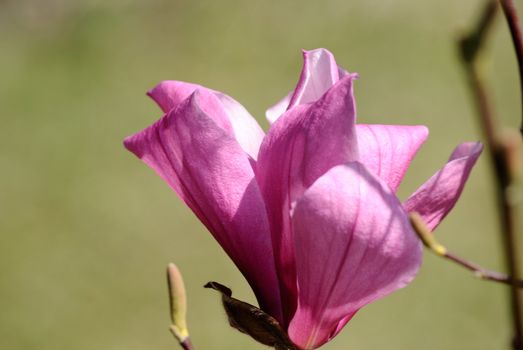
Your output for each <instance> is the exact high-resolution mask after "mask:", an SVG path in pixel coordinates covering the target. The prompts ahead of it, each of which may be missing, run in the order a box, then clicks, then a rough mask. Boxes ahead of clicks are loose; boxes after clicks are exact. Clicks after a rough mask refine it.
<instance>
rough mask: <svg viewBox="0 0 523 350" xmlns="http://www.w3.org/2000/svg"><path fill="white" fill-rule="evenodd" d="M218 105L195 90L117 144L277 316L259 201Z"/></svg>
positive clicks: (267, 237) (267, 238)
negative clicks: (167, 190) (203, 230)
mask: <svg viewBox="0 0 523 350" xmlns="http://www.w3.org/2000/svg"><path fill="white" fill-rule="evenodd" d="M210 113H214V114H212V115H211V114H210ZM220 113H223V108H222V105H221V102H220V100H219V99H218V97H217V96H216V95H215V94H213V93H212V92H210V91H209V90H196V91H195V92H194V93H193V94H192V95H191V96H189V97H188V98H187V99H186V100H184V101H183V102H181V103H180V104H179V105H178V106H177V107H176V108H174V109H171V110H170V112H169V113H167V114H166V115H165V116H164V117H163V118H162V119H160V120H159V121H157V122H156V123H154V124H153V125H152V126H150V127H148V128H147V129H145V130H143V131H141V132H139V133H137V134H135V135H133V136H130V137H128V138H126V139H125V142H124V143H125V147H126V148H127V149H128V150H130V151H131V152H133V153H134V154H135V155H136V156H138V157H139V158H140V159H142V160H143V161H144V162H145V163H146V164H147V165H149V166H150V167H151V168H153V169H154V170H155V171H156V172H157V173H158V174H159V175H160V176H161V177H162V178H163V179H164V180H165V181H166V182H167V183H168V184H169V186H170V187H171V188H172V189H173V190H174V191H175V192H176V193H177V194H178V195H179V196H180V197H181V199H182V200H183V201H184V202H185V203H186V204H187V205H188V206H189V207H190V208H191V209H192V210H193V211H194V213H195V214H196V215H197V216H198V218H199V219H200V220H201V221H202V223H203V224H204V225H205V226H206V227H207V228H208V229H209V231H210V232H211V233H212V234H213V236H214V237H215V238H216V240H217V241H218V243H219V244H220V245H221V246H222V248H223V249H224V250H225V251H226V252H227V254H228V255H229V256H230V257H231V259H232V260H233V261H234V263H235V264H236V265H237V266H238V268H239V269H240V271H241V272H242V273H243V274H244V276H245V277H246V279H247V281H248V282H249V283H250V284H251V286H252V288H253V290H254V292H255V294H256V296H257V298H258V300H259V302H260V305H261V307H262V308H263V309H264V310H266V311H267V312H269V313H270V314H271V315H273V316H274V317H276V318H277V319H279V320H282V318H281V306H280V297H279V287H278V282H277V279H276V271H275V266H274V257H273V254H272V246H271V238H270V232H269V224H268V220H267V215H266V210H265V204H264V201H263V198H262V195H261V193H260V190H259V187H258V184H257V182H256V180H255V178H254V172H253V169H252V167H251V165H250V160H249V157H248V156H247V155H246V154H245V152H244V151H243V150H242V149H241V148H240V146H239V145H238V143H237V142H236V140H235V139H234V138H233V137H231V134H230V132H229V131H228V130H227V125H226V124H225V125H224V123H223V120H224V116H223V115H220Z"/></svg>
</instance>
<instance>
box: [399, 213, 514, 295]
mask: <svg viewBox="0 0 523 350" xmlns="http://www.w3.org/2000/svg"><path fill="white" fill-rule="evenodd" d="M409 216H410V221H411V223H412V227H413V228H414V231H415V232H416V233H417V234H418V237H420V239H421V240H422V242H423V244H424V245H425V247H427V248H428V249H430V250H431V251H432V252H433V253H435V254H436V255H438V256H440V257H442V258H445V259H447V260H449V261H452V262H454V263H456V264H458V265H460V266H462V267H464V268H465V269H467V270H469V271H472V272H473V273H474V275H475V276H476V277H478V278H480V279H482V280H486V281H493V282H498V283H503V284H507V285H511V284H512V279H511V278H510V277H509V276H507V275H505V274H503V273H500V272H497V271H491V270H488V269H486V268H484V267H482V266H481V265H479V264H477V263H475V262H472V261H469V260H467V259H465V258H462V257H460V256H459V255H457V254H455V253H452V252H450V251H449V250H448V249H447V248H446V247H444V246H443V245H441V244H440V243H439V242H437V241H436V239H435V238H434V236H433V235H432V233H431V232H430V230H429V229H428V228H427V225H426V224H425V222H424V221H423V219H422V218H421V217H420V216H419V214H418V213H411V214H410V215H409ZM515 283H516V285H517V287H518V288H523V280H516V281H515Z"/></svg>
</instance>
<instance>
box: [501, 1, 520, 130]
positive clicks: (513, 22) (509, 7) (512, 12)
mask: <svg viewBox="0 0 523 350" xmlns="http://www.w3.org/2000/svg"><path fill="white" fill-rule="evenodd" d="M500 3H501V7H502V8H503V12H504V13H505V18H506V19H507V23H508V26H509V29H510V35H511V36H512V42H513V44H514V49H515V51H516V57H517V60H518V67H519V83H520V93H521V112H522V118H521V126H520V132H521V135H522V136H523V36H522V34H521V27H520V25H519V20H518V14H517V10H516V6H515V5H514V1H513V0H500Z"/></svg>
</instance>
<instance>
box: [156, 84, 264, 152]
mask: <svg viewBox="0 0 523 350" xmlns="http://www.w3.org/2000/svg"><path fill="white" fill-rule="evenodd" d="M196 89H199V90H205V91H208V92H212V93H213V94H215V95H216V96H217V97H218V99H219V100H220V102H221V108H223V110H224V113H225V116H226V119H227V120H228V121H229V123H230V125H231V128H232V129H231V130H232V132H233V135H234V137H235V138H236V140H237V141H238V143H239V144H240V146H241V147H242V148H243V150H244V151H245V152H246V153H247V154H248V155H250V156H251V157H252V158H253V159H254V160H255V159H256V158H257V155H258V150H259V148H260V144H261V142H262V140H263V137H264V136H265V133H264V132H263V130H262V129H261V127H260V125H259V124H258V122H257V121H256V120H255V119H254V118H253V117H252V116H251V115H250V114H249V112H247V110H246V109H245V108H244V107H243V106H242V105H241V104H240V103H238V102H237V101H236V100H234V99H233V98H232V97H229V96H227V95H225V94H223V93H221V92H218V91H214V90H211V89H207V88H205V87H202V86H200V85H196V84H191V83H185V82H183V81H174V80H166V81H163V82H161V83H160V84H158V85H157V86H156V87H154V88H153V89H152V90H150V91H149V92H148V93H147V94H148V95H149V96H150V97H151V98H152V99H153V100H154V101H155V102H156V103H157V104H158V106H160V108H161V109H162V110H163V111H164V112H165V113H167V112H169V111H170V110H171V109H173V108H175V107H177V106H178V105H179V104H180V103H182V102H183V101H184V100H185V99H186V98H187V97H189V96H190V95H191V94H192V93H193V92H194V91H195V90H196ZM220 114H221V113H220ZM210 116H211V117H214V116H213V115H212V114H210Z"/></svg>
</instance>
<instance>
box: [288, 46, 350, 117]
mask: <svg viewBox="0 0 523 350" xmlns="http://www.w3.org/2000/svg"><path fill="white" fill-rule="evenodd" d="M339 79H340V75H339V69H338V66H337V65H336V60H335V59H334V55H333V54H332V53H331V52H330V51H329V50H326V49H316V50H311V51H303V68H302V70H301V75H300V80H299V81H298V85H297V86H296V88H295V89H294V94H293V95H292V98H291V100H290V102H289V106H288V109H290V108H292V107H294V106H296V105H300V104H305V103H310V102H314V101H316V100H317V99H319V98H320V97H321V96H322V95H323V94H324V93H325V92H326V91H327V90H329V89H330V88H331V87H332V86H333V85H334V84H335V83H336V82H337V81H338V80H339Z"/></svg>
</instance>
